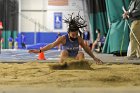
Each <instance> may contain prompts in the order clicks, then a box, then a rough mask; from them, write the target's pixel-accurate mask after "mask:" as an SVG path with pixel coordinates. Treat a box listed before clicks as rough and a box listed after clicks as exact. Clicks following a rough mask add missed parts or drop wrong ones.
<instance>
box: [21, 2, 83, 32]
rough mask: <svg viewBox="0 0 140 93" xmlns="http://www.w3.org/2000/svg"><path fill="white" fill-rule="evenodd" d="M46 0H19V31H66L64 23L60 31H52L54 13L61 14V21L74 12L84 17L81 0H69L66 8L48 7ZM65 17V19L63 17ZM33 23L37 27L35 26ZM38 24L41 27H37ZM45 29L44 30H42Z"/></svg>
mask: <svg viewBox="0 0 140 93" xmlns="http://www.w3.org/2000/svg"><path fill="white" fill-rule="evenodd" d="M47 1H48V0H21V14H20V15H21V31H22V32H33V31H35V30H36V31H41V32H46V31H47V32H52V31H54V32H57V31H60V32H64V31H67V26H66V24H65V23H63V24H62V27H63V28H62V29H59V30H56V29H54V13H55V12H62V19H64V18H65V17H68V14H71V13H72V12H74V13H75V14H77V13H78V12H79V11H80V14H81V15H82V16H84V12H83V5H82V2H83V0H69V2H68V6H48V2H47ZM43 10H44V11H43ZM64 16H65V17H64ZM35 22H37V25H36V26H35ZM39 24H40V25H41V26H40V27H39ZM44 27H45V28H44Z"/></svg>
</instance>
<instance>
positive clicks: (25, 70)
mask: <svg viewBox="0 0 140 93" xmlns="http://www.w3.org/2000/svg"><path fill="white" fill-rule="evenodd" d="M50 64H54V63H45V62H44V63H39V62H28V63H24V64H16V63H14V64H8V63H0V87H2V86H25V87H28V86H29V87H36V86H37V87H46V88H49V87H55V88H81V87H88V88H91V87H97V88H98V87H101V88H106V87H113V88H114V87H131V86H134V87H139V86H140V65H134V64H103V65H96V64H92V65H91V68H92V69H85V68H84V69H72V70H70V69H68V70H67V69H63V70H53V69H50V66H49V65H50Z"/></svg>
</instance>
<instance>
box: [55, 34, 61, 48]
mask: <svg viewBox="0 0 140 93" xmlns="http://www.w3.org/2000/svg"><path fill="white" fill-rule="evenodd" d="M60 36H61V33H60V32H58V33H57V37H56V38H59V37H60ZM57 47H58V51H61V44H59V45H58V46H57Z"/></svg>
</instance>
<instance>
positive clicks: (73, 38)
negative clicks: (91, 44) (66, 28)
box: [69, 31, 78, 41]
mask: <svg viewBox="0 0 140 93" xmlns="http://www.w3.org/2000/svg"><path fill="white" fill-rule="evenodd" d="M69 37H70V39H71V40H72V41H75V40H76V39H77V37H78V31H75V32H69Z"/></svg>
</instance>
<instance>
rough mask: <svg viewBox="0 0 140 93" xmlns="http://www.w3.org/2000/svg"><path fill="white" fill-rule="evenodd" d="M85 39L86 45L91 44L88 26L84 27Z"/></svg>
mask: <svg viewBox="0 0 140 93" xmlns="http://www.w3.org/2000/svg"><path fill="white" fill-rule="evenodd" d="M83 39H84V43H85V45H86V46H89V40H90V32H89V31H88V29H87V27H84V32H83Z"/></svg>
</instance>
